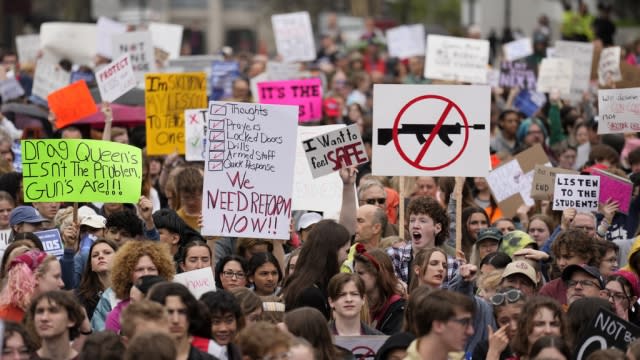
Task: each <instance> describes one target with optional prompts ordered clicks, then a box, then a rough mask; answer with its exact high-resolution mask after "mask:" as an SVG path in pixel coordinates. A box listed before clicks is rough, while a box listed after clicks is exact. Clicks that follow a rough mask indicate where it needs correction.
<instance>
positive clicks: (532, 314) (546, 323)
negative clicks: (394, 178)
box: [511, 296, 569, 359]
mask: <svg viewBox="0 0 640 360" xmlns="http://www.w3.org/2000/svg"><path fill="white" fill-rule="evenodd" d="M521 315H522V316H520V318H519V319H518V331H516V333H515V336H514V338H513V339H512V340H511V349H512V350H513V352H514V353H515V354H516V358H517V359H528V358H529V353H530V352H531V347H532V345H533V343H535V342H536V341H537V340H538V339H540V338H541V337H543V336H549V335H555V336H559V337H561V338H563V339H566V338H568V335H569V331H568V322H567V320H566V317H565V314H564V311H563V310H562V306H561V305H560V304H559V303H558V302H557V301H555V300H554V299H552V298H549V297H546V296H534V297H532V298H530V299H529V300H528V301H527V302H526V303H525V305H524V307H523V308H522V312H521Z"/></svg>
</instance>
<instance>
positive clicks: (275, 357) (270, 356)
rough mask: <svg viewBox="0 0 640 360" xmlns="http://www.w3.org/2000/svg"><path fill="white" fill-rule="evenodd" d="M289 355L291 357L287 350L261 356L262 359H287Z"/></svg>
mask: <svg viewBox="0 0 640 360" xmlns="http://www.w3.org/2000/svg"><path fill="white" fill-rule="evenodd" d="M289 357H291V353H290V352H288V351H287V352H283V353H279V354H275V355H267V356H264V357H262V360H287V359H289Z"/></svg>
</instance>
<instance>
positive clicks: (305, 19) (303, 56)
mask: <svg viewBox="0 0 640 360" xmlns="http://www.w3.org/2000/svg"><path fill="white" fill-rule="evenodd" d="M271 25H272V26H273V34H274V36H275V38H276V48H277V49H278V54H279V55H280V56H281V57H282V61H284V62H296V61H312V60H315V59H316V46H315V44H314V41H313V30H312V29H311V19H310V18H309V13H308V12H306V11H300V12H294V13H288V14H276V15H272V16H271Z"/></svg>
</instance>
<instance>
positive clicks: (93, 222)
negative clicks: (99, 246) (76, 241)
mask: <svg viewBox="0 0 640 360" xmlns="http://www.w3.org/2000/svg"><path fill="white" fill-rule="evenodd" d="M80 225H86V226H90V227H92V228H94V229H104V228H106V227H107V219H106V218H105V217H104V216H102V215H89V216H85V218H84V219H82V221H81V222H80Z"/></svg>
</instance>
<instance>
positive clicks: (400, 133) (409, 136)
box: [372, 84, 491, 177]
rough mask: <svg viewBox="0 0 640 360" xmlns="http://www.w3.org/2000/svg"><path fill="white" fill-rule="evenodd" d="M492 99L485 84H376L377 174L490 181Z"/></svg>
mask: <svg viewBox="0 0 640 360" xmlns="http://www.w3.org/2000/svg"><path fill="white" fill-rule="evenodd" d="M490 97H491V88H490V87H489V86H483V85H412V86H406V85H378V84H376V85H374V87H373V155H372V158H373V164H372V165H373V166H372V170H373V174H374V175H389V176H426V175H429V176H473V177H475V176H481V177H485V176H486V175H487V174H488V173H489V169H490V168H491V166H490V162H489V120H490V109H489V104H490V103H491V101H490Z"/></svg>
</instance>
